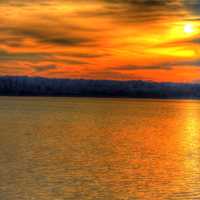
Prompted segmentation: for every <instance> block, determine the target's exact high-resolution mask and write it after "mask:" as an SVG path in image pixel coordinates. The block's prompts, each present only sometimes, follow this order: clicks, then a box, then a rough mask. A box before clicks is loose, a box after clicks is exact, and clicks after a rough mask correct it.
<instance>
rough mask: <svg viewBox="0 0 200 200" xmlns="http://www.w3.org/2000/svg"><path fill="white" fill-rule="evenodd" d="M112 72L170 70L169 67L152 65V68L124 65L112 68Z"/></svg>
mask: <svg viewBox="0 0 200 200" xmlns="http://www.w3.org/2000/svg"><path fill="white" fill-rule="evenodd" d="M111 69H112V70H117V71H118V70H119V71H135V70H170V69H171V66H170V65H161V66H159V65H152V66H136V65H126V66H119V67H112V68H111Z"/></svg>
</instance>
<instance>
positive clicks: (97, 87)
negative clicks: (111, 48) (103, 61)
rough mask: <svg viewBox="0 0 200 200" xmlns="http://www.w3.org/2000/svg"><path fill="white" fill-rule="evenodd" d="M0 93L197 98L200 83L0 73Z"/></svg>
mask: <svg viewBox="0 0 200 200" xmlns="http://www.w3.org/2000/svg"><path fill="white" fill-rule="evenodd" d="M0 96H15V97H17V96H20V97H25V96H27V97H86V98H89V97H93V98H134V99H177V100H178V99H180V100H181V99H183V100H184V99H194V100H199V99H200V84H199V83H157V82H150V81H140V80H138V81H137V80H136V81H113V80H84V79H82V80H79V79H58V78H57V79H55V78H41V77H22V76H18V77H15V76H1V77H0Z"/></svg>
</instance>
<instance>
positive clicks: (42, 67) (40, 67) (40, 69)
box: [32, 65, 57, 72]
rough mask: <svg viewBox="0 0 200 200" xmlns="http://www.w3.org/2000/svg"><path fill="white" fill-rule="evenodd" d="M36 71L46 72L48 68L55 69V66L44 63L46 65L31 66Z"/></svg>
mask: <svg viewBox="0 0 200 200" xmlns="http://www.w3.org/2000/svg"><path fill="white" fill-rule="evenodd" d="M32 68H33V69H34V70H35V71H36V72H46V71H49V70H55V69H57V66H54V65H46V66H34V67H32Z"/></svg>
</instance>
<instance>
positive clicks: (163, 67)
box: [110, 60, 200, 71]
mask: <svg viewBox="0 0 200 200" xmlns="http://www.w3.org/2000/svg"><path fill="white" fill-rule="evenodd" d="M186 66H190V67H191V66H193V67H200V60H183V61H174V62H168V63H161V64H159V65H146V66H139V65H126V66H117V67H111V68H110V70H114V71H136V70H142V71H143V70H171V69H173V67H186Z"/></svg>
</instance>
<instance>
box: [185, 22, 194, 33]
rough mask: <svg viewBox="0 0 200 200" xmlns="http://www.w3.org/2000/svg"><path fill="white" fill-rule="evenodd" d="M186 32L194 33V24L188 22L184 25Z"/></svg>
mask: <svg viewBox="0 0 200 200" xmlns="http://www.w3.org/2000/svg"><path fill="white" fill-rule="evenodd" d="M184 32H185V33H193V32H194V27H193V26H192V24H186V25H185V26H184Z"/></svg>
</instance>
